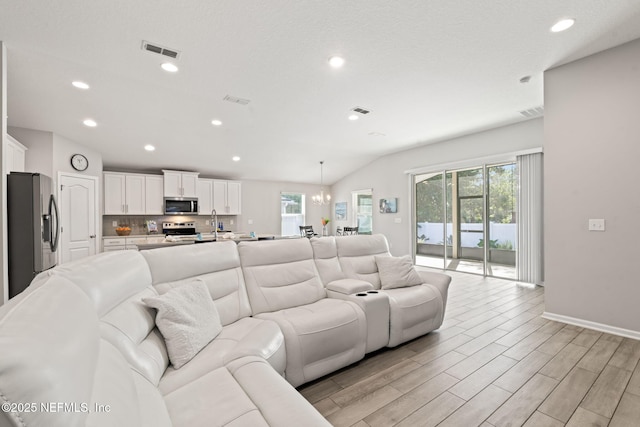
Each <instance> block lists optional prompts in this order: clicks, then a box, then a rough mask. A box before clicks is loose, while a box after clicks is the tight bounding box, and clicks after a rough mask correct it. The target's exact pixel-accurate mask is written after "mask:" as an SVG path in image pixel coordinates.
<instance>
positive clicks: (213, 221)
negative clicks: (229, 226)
mask: <svg viewBox="0 0 640 427" xmlns="http://www.w3.org/2000/svg"><path fill="white" fill-rule="evenodd" d="M211 228H212V231H211V234H213V236H214V238H215V239H216V240H218V212H216V210H215V209H212V210H211Z"/></svg>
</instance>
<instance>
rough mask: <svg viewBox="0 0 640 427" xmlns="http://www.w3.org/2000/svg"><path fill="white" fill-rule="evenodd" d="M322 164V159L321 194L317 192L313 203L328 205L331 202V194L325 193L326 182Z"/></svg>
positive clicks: (321, 163)
mask: <svg viewBox="0 0 640 427" xmlns="http://www.w3.org/2000/svg"><path fill="white" fill-rule="evenodd" d="M322 165H324V160H322V161H320V194H316V195H315V196H313V197H312V198H311V199H312V200H313V203H314V204H316V205H320V206H322V205H328V204H330V203H331V195H330V194H324V182H323V176H322Z"/></svg>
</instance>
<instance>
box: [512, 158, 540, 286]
mask: <svg viewBox="0 0 640 427" xmlns="http://www.w3.org/2000/svg"><path fill="white" fill-rule="evenodd" d="M517 163H518V172H519V173H518V177H519V178H518V179H519V185H518V197H517V209H518V219H517V223H518V244H517V246H518V248H517V260H516V270H517V272H518V278H517V280H518V281H521V282H528V283H535V284H538V285H542V284H543V282H544V258H543V257H544V250H543V241H542V239H543V234H542V233H543V229H542V227H543V219H542V216H543V209H542V197H543V195H542V185H543V182H542V173H543V169H542V168H543V159H542V153H534V154H526V155H522V156H517Z"/></svg>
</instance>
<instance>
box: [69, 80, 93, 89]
mask: <svg viewBox="0 0 640 427" xmlns="http://www.w3.org/2000/svg"><path fill="white" fill-rule="evenodd" d="M71 84H72V85H74V86H75V87H77V88H78V89H89V85H88V84H86V83H85V82H81V81H78V80H76V81H75V82H71Z"/></svg>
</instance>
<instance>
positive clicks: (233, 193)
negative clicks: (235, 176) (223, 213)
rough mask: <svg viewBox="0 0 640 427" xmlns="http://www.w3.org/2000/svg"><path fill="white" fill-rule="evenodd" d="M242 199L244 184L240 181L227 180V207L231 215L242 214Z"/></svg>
mask: <svg viewBox="0 0 640 427" xmlns="http://www.w3.org/2000/svg"><path fill="white" fill-rule="evenodd" d="M241 200H242V184H241V183H240V182H238V181H228V182H227V207H228V208H229V210H228V212H227V213H228V214H229V215H240V213H241V207H242V206H241Z"/></svg>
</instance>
